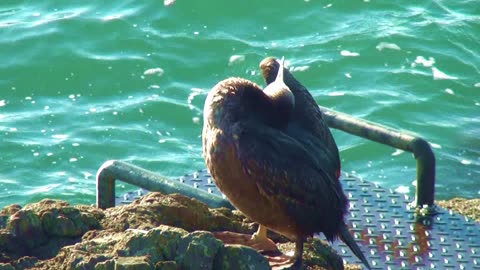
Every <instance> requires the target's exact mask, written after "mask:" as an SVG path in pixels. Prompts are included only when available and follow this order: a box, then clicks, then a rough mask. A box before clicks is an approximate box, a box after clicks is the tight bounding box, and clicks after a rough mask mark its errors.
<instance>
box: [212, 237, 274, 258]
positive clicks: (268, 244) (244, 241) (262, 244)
mask: <svg viewBox="0 0 480 270" xmlns="http://www.w3.org/2000/svg"><path fill="white" fill-rule="evenodd" d="M213 235H214V236H215V238H217V239H219V240H221V241H222V242H223V243H224V244H231V245H244V246H248V247H251V248H253V249H255V250H257V251H258V252H260V253H262V254H264V255H266V254H274V255H278V254H281V253H280V251H279V250H278V248H277V245H275V243H274V242H273V241H272V240H271V239H270V238H268V237H266V234H265V238H263V237H256V238H254V237H252V236H251V235H249V234H243V233H234V232H214V233H213ZM260 236H261V234H260Z"/></svg>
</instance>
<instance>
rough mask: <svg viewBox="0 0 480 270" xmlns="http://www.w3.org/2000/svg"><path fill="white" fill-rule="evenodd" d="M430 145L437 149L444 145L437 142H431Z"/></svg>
mask: <svg viewBox="0 0 480 270" xmlns="http://www.w3.org/2000/svg"><path fill="white" fill-rule="evenodd" d="M430 146H431V147H433V148H437V149H440V148H442V146H441V145H440V144H436V143H430Z"/></svg>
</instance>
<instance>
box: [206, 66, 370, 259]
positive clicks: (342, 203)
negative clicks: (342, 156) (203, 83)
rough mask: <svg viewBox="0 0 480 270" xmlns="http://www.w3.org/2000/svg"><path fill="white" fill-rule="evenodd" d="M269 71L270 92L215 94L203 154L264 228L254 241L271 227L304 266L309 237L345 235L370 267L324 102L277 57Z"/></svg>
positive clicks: (237, 81)
mask: <svg viewBox="0 0 480 270" xmlns="http://www.w3.org/2000/svg"><path fill="white" fill-rule="evenodd" d="M282 62H283V61H282ZM261 68H262V71H263V74H264V76H265V78H266V80H267V82H268V83H269V85H268V86H267V87H266V88H265V90H263V91H262V89H261V88H260V87H259V86H258V85H256V84H255V83H253V82H251V81H248V80H245V79H242V78H229V79H226V80H223V81H221V82H219V83H218V84H217V85H216V86H214V87H213V88H212V90H211V91H210V93H209V94H208V96H207V99H206V101H205V108H204V127H203V134H202V137H203V152H204V157H205V162H206V164H207V167H208V169H209V171H210V173H211V175H212V177H213V178H214V180H215V183H216V184H217V186H218V188H219V189H220V190H221V191H222V192H223V193H224V194H225V195H226V196H227V198H228V199H229V200H230V202H231V203H232V204H233V205H234V206H235V207H236V208H237V209H238V210H240V211H241V212H243V213H244V214H245V215H246V216H247V217H249V218H250V219H252V220H253V221H255V222H258V223H259V225H260V226H259V229H258V231H257V232H256V233H255V234H254V235H253V237H254V238H259V239H261V238H266V237H267V236H266V232H267V228H268V229H270V230H273V231H275V232H277V233H280V234H282V235H285V236H286V237H288V238H290V239H292V240H293V241H295V244H296V245H295V254H294V256H293V258H292V259H293V261H295V262H296V263H300V262H301V257H302V252H303V242H304V241H305V238H306V237H307V236H311V235H313V234H314V233H318V232H322V233H323V234H324V235H325V236H326V238H327V239H328V240H329V241H333V240H334V239H335V238H336V237H337V236H340V237H341V238H342V239H343V240H344V241H345V242H346V243H347V244H348V245H349V247H350V248H351V249H352V250H353V251H354V253H355V254H356V255H357V256H358V257H359V258H360V259H361V260H362V261H363V262H364V263H365V264H366V265H367V266H368V262H367V261H366V260H365V258H364V257H363V254H362V253H361V251H360V249H359V248H358V246H357V245H356V243H355V241H354V240H353V238H352V236H351V235H350V234H349V232H348V229H347V226H346V225H345V222H344V215H345V214H346V212H347V208H348V200H347V198H346V196H345V194H344V193H343V191H342V187H341V185H340V182H339V181H338V176H339V172H340V160H339V155H338V149H337V146H336V144H335V142H334V140H333V137H332V135H331V133H330V131H329V129H328V127H327V126H326V124H325V122H324V121H323V119H322V117H321V112H320V110H319V109H318V107H317V104H316V103H315V101H314V100H313V98H312V97H311V95H310V94H309V93H308V91H307V90H306V89H305V88H304V87H303V86H301V84H300V83H299V82H298V81H296V80H295V79H294V78H293V76H292V75H291V74H290V73H288V71H286V70H285V71H284V69H283V64H280V65H279V64H278V63H277V62H276V61H275V59H273V58H270V59H265V60H264V61H262V64H261ZM277 71H278V72H277ZM284 72H285V75H286V76H289V77H286V78H285V79H286V80H285V83H286V84H285V83H284V78H283V74H284ZM274 78H276V79H274ZM302 87H303V88H302ZM315 108H316V109H315ZM368 267H369V266H368Z"/></svg>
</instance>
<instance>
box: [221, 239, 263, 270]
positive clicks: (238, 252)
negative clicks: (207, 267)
mask: <svg viewBox="0 0 480 270" xmlns="http://www.w3.org/2000/svg"><path fill="white" fill-rule="evenodd" d="M239 260H242V261H243V263H242V264H240V263H238V261H239ZM213 269H230V270H249V269H258V270H262V269H270V265H269V263H268V261H267V259H266V258H265V257H264V256H262V255H261V254H260V253H258V252H257V251H256V250H254V249H253V248H250V247H246V246H242V245H227V246H225V248H222V249H220V250H219V252H218V254H217V256H215V261H214V265H213Z"/></svg>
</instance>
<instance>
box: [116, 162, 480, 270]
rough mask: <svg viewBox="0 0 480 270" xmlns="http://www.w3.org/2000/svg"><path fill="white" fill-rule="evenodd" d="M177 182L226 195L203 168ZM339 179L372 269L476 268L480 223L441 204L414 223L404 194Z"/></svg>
mask: <svg viewBox="0 0 480 270" xmlns="http://www.w3.org/2000/svg"><path fill="white" fill-rule="evenodd" d="M179 181H180V182H183V183H185V184H188V185H193V186H194V187H196V188H199V189H204V190H207V191H208V192H210V193H213V194H216V195H218V196H222V197H224V196H223V194H222V193H221V192H220V191H219V190H218V189H217V188H216V186H215V183H214V182H213V181H212V179H211V177H210V175H209V174H208V172H207V171H206V170H200V171H197V172H194V173H192V174H188V175H185V176H183V177H181V178H180V179H179ZM341 181H342V185H343V189H344V191H345V193H346V194H347V195H348V197H349V200H350V215H349V216H348V217H347V221H348V225H349V228H350V232H351V233H352V234H353V235H354V236H355V240H356V241H357V243H358V244H359V246H360V247H361V249H362V251H363V252H364V254H365V256H366V257H367V259H368V260H369V261H370V264H371V266H372V268H373V269H389V270H396V269H418V270H423V269H465V270H469V269H472V270H474V269H480V224H479V223H477V222H475V221H472V220H470V219H468V218H467V217H464V216H462V215H459V214H456V213H453V212H452V211H449V210H446V209H443V208H441V207H437V209H436V210H437V212H438V214H437V215H436V216H434V217H431V218H425V219H423V220H421V221H419V222H416V220H417V219H416V215H415V209H413V208H410V207H409V203H410V202H411V201H412V199H411V198H408V196H405V195H403V194H399V193H396V192H394V191H391V190H389V189H385V188H382V187H380V186H378V185H376V184H373V183H371V182H368V181H364V180H362V179H359V178H356V177H354V176H351V175H346V174H345V175H343V176H342V178H341ZM146 192H148V191H146V190H138V191H135V192H130V193H127V194H125V195H123V196H120V197H118V198H116V204H117V205H119V204H125V203H130V202H131V201H132V200H134V199H135V198H138V197H139V196H141V195H143V194H145V193H146ZM332 246H333V248H335V250H337V252H339V253H340V255H341V256H342V257H343V259H344V260H345V261H346V262H348V263H355V264H361V262H360V261H359V260H358V259H357V258H356V257H355V256H354V255H353V253H351V251H350V250H349V249H348V247H347V246H346V245H345V244H344V243H343V242H341V241H336V242H334V243H333V244H332Z"/></svg>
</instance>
